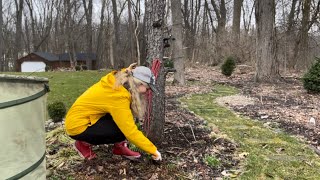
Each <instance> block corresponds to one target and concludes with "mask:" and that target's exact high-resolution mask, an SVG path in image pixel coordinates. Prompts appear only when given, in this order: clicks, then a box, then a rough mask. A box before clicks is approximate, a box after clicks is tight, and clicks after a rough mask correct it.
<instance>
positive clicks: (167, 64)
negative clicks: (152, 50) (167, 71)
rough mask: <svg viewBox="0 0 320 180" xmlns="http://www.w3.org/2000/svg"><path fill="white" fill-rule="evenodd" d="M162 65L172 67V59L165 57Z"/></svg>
mask: <svg viewBox="0 0 320 180" xmlns="http://www.w3.org/2000/svg"><path fill="white" fill-rule="evenodd" d="M164 67H167V68H173V67H174V65H173V61H172V60H171V59H166V60H165V61H164Z"/></svg>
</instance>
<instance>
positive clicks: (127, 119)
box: [111, 101, 157, 154]
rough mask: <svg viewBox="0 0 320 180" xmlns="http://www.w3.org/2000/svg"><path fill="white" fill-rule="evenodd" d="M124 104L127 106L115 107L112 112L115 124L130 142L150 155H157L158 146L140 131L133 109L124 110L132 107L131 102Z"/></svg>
mask: <svg viewBox="0 0 320 180" xmlns="http://www.w3.org/2000/svg"><path fill="white" fill-rule="evenodd" d="M122 102H123V103H127V104H121V107H113V108H112V110H111V116H112V118H113V120H114V122H115V123H116V124H117V126H118V127H119V129H120V130H121V132H122V133H123V134H124V135H125V137H126V138H127V140H128V141H130V142H131V143H133V144H134V145H136V146H137V147H138V148H140V149H142V150H143V151H145V152H147V153H149V154H155V153H156V151H157V148H156V146H155V145H154V144H153V143H152V142H151V141H150V140H149V139H148V138H147V137H145V136H144V135H143V133H142V132H141V131H140V130H138V128H137V126H136V124H135V122H134V119H133V115H132V112H131V109H130V108H124V107H126V106H127V107H130V104H128V103H129V102H124V101H122Z"/></svg>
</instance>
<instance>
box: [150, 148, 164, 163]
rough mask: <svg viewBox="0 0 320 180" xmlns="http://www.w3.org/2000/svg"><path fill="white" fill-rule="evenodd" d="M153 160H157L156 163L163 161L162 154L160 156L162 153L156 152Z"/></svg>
mask: <svg viewBox="0 0 320 180" xmlns="http://www.w3.org/2000/svg"><path fill="white" fill-rule="evenodd" d="M152 159H153V160H155V161H161V160H162V157H161V154H160V152H159V151H158V150H157V151H156V153H155V154H154V155H152Z"/></svg>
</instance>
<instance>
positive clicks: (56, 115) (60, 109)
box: [48, 102, 67, 122]
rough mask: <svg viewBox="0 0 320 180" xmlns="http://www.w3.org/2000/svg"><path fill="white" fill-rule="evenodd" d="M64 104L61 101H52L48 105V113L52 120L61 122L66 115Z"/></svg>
mask: <svg viewBox="0 0 320 180" xmlns="http://www.w3.org/2000/svg"><path fill="white" fill-rule="evenodd" d="M66 111H67V110H66V106H65V105H64V103H63V102H53V103H51V104H49V105H48V113H49V116H50V117H51V118H52V121H53V122H61V121H62V120H63V117H64V116H65V115H66Z"/></svg>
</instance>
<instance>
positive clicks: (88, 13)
mask: <svg viewBox="0 0 320 180" xmlns="http://www.w3.org/2000/svg"><path fill="white" fill-rule="evenodd" d="M88 1H89V2H88V6H87V1H86V0H82V2H83V7H84V13H85V15H86V20H87V25H86V35H87V53H92V51H93V47H92V8H93V7H92V0H88ZM86 64H87V67H88V69H92V59H91V57H87V60H86Z"/></svg>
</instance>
